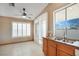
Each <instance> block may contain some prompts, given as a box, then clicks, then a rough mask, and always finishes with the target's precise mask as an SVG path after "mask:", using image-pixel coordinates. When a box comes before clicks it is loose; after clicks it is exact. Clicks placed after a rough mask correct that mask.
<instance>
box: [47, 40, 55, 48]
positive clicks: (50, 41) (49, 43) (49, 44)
mask: <svg viewBox="0 0 79 59" xmlns="http://www.w3.org/2000/svg"><path fill="white" fill-rule="evenodd" d="M48 46H53V47H56V42H55V41H53V40H48Z"/></svg>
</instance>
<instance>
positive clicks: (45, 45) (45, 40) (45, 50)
mask: <svg viewBox="0 0 79 59" xmlns="http://www.w3.org/2000/svg"><path fill="white" fill-rule="evenodd" d="M43 52H44V55H47V39H46V38H44V39H43Z"/></svg>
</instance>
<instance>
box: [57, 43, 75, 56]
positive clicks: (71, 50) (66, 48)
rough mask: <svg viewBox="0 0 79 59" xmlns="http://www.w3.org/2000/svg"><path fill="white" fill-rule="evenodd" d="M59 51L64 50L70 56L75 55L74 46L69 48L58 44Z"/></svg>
mask: <svg viewBox="0 0 79 59" xmlns="http://www.w3.org/2000/svg"><path fill="white" fill-rule="evenodd" d="M57 49H59V50H62V51H64V52H66V53H68V54H70V55H75V49H74V47H72V46H68V45H65V44H61V43H58V44H57Z"/></svg>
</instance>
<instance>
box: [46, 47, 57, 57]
mask: <svg viewBox="0 0 79 59" xmlns="http://www.w3.org/2000/svg"><path fill="white" fill-rule="evenodd" d="M47 55H48V56H56V47H53V46H48V54H47Z"/></svg>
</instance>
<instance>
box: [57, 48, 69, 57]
mask: <svg viewBox="0 0 79 59" xmlns="http://www.w3.org/2000/svg"><path fill="white" fill-rule="evenodd" d="M57 56H70V55H69V54H67V53H65V52H64V51H62V50H59V49H57Z"/></svg>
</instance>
